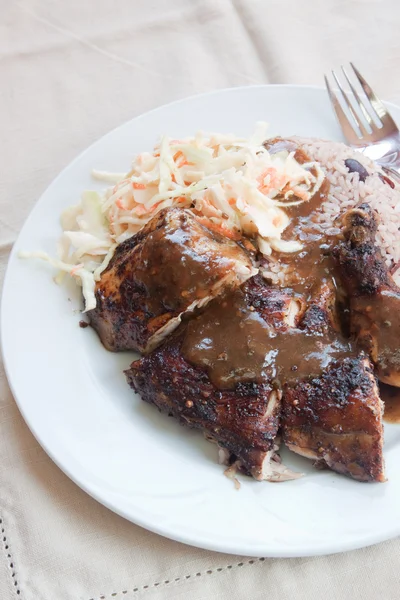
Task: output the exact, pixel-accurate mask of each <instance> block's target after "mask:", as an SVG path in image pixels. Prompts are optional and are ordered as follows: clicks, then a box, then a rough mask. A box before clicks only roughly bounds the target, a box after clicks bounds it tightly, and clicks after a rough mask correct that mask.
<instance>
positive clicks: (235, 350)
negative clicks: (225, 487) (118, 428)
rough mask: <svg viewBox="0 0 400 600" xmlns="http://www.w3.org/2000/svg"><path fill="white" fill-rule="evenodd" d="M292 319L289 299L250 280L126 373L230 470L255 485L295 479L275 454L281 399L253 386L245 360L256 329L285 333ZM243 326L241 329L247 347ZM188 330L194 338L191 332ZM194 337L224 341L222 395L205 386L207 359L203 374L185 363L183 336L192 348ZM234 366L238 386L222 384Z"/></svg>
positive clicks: (266, 385) (266, 387)
mask: <svg viewBox="0 0 400 600" xmlns="http://www.w3.org/2000/svg"><path fill="white" fill-rule="evenodd" d="M233 297H234V299H233V301H232V298H233ZM247 309H249V310H247ZM297 311H298V304H297V302H296V301H293V300H292V297H291V295H290V294H288V293H286V292H285V291H281V290H277V289H271V288H268V287H266V285H265V284H264V282H263V281H262V280H261V278H259V277H256V278H253V279H252V280H250V281H249V282H247V283H246V284H245V285H244V286H243V288H242V290H240V291H237V292H235V293H234V294H233V295H232V296H231V297H228V298H226V299H225V300H220V299H218V300H214V302H213V303H212V304H210V306H208V307H207V309H206V310H205V311H204V312H203V313H202V315H200V317H199V318H198V320H196V319H195V320H192V321H190V323H188V324H187V323H186V324H183V325H182V326H181V328H180V330H179V331H178V332H176V333H175V334H173V335H172V336H171V338H170V339H169V340H168V341H167V342H166V343H165V344H164V345H163V346H161V347H160V348H158V349H156V350H154V351H153V352H152V353H151V354H149V355H147V356H145V357H143V358H141V359H140V360H138V361H135V362H133V363H132V365H131V367H130V369H129V370H128V371H126V376H127V380H128V383H129V385H130V386H131V387H132V388H133V389H134V390H135V391H136V392H138V393H139V394H140V395H141V397H142V399H143V400H145V401H146V402H149V403H150V404H155V406H157V408H158V409H159V410H160V411H162V412H165V413H168V414H169V415H171V416H174V417H175V418H176V419H178V420H179V421H180V422H181V423H182V424H184V425H187V426H189V427H194V428H198V429H202V430H203V431H204V432H205V433H206V434H207V435H206V437H207V438H208V439H210V438H211V439H213V440H214V441H216V442H217V443H218V444H219V446H220V448H221V451H220V454H221V455H222V456H223V458H226V459H227V460H228V464H232V463H236V466H237V467H238V468H240V469H241V470H242V471H244V472H245V473H247V474H251V475H252V476H253V477H255V479H258V480H262V479H266V480H270V481H284V480H286V479H293V478H296V477H298V476H299V474H295V473H292V472H291V471H289V469H287V468H286V467H285V466H284V465H282V464H281V463H280V459H279V456H278V455H277V454H276V451H277V449H278V448H279V441H278V439H277V433H278V429H279V417H280V408H281V392H280V391H279V390H277V389H274V387H273V385H272V383H271V380H270V379H268V378H262V380H260V381H257V382H255V381H254V376H255V375H254V372H253V371H252V369H253V366H252V362H251V361H250V362H249V361H248V360H247V359H246V356H247V355H248V353H249V352H257V349H256V346H254V347H253V345H252V344H253V341H254V335H258V333H257V332H259V331H260V327H261V324H260V321H262V323H263V327H265V328H266V327H275V328H276V329H277V330H278V329H279V330H283V329H285V328H287V327H288V326H290V325H293V324H295V322H296V313H297ZM237 313H239V314H237ZM207 315H208V317H209V320H207V319H208V317H207ZM241 325H245V331H246V333H247V338H246V339H243V330H240V329H241ZM190 327H192V329H193V328H194V330H192V331H191V332H190V331H189V332H188V328H190ZM261 328H262V327H261ZM197 331H202V332H203V333H204V334H205V336H201V338H200V339H202V340H203V342H204V344H205V345H207V343H209V342H210V337H207V335H210V336H213V335H214V334H215V338H213V339H218V340H221V344H222V346H221V347H222V348H225V350H226V351H225V352H221V353H219V350H220V349H218V348H217V349H215V348H214V352H217V355H218V360H219V361H220V366H221V371H220V373H219V375H220V383H221V381H223V385H224V386H225V389H221V386H219V387H217V386H216V385H215V384H214V383H213V381H212V379H211V378H210V374H209V370H208V368H207V365H208V363H207V360H208V358H210V356H209V355H208V354H207V352H206V353H205V354H202V356H203V358H204V364H203V365H202V366H199V365H198V364H197V365H196V364H194V363H193V362H190V361H189V360H188V359H187V357H186V352H187V349H186V350H185V349H184V346H185V343H187V341H188V337H187V336H188V335H189V334H190V335H191V338H190V339H191V342H190V346H192V341H193V340H194V339H196V332H197ZM262 333H264V334H265V331H262V332H261V334H262ZM227 338H229V339H230V344H229V345H228V346H227V345H226V344H225V343H226V341H227ZM211 351H213V350H212V349H211ZM214 357H215V355H214ZM235 360H236V361H237V365H238V370H237V372H236V373H235V380H234V381H233V382H232V381H231V380H230V379H229V375H227V373H225V379H223V377H224V368H225V365H226V364H230V365H232V364H236V363H235ZM214 375H215V374H214Z"/></svg>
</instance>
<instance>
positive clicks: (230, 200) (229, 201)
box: [228, 198, 236, 206]
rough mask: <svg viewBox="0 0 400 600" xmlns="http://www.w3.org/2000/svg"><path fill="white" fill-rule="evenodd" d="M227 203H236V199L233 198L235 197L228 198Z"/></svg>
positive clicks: (232, 204)
mask: <svg viewBox="0 0 400 600" xmlns="http://www.w3.org/2000/svg"><path fill="white" fill-rule="evenodd" d="M228 204H229V205H230V206H234V205H235V204H236V199H235V198H229V200H228Z"/></svg>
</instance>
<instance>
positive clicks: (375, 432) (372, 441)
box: [282, 356, 385, 481]
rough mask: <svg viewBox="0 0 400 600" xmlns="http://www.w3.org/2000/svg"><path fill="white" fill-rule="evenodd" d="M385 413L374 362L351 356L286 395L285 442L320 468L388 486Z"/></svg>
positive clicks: (300, 383)
mask: <svg viewBox="0 0 400 600" xmlns="http://www.w3.org/2000/svg"><path fill="white" fill-rule="evenodd" d="M382 413H383V409H382V402H381V399H380V397H379V392H378V388H377V385H376V381H375V377H374V373H373V369H372V366H371V363H370V361H369V359H368V358H367V357H366V356H364V357H363V356H358V357H357V356H355V357H354V358H351V357H347V358H345V359H343V360H342V361H339V362H334V363H332V364H331V365H330V366H329V367H328V368H327V369H326V370H325V371H324V372H323V373H322V374H321V375H320V376H319V377H316V378H311V379H309V380H304V381H299V382H298V383H297V385H296V386H293V387H288V388H287V389H286V390H285V392H284V398H283V403H282V431H283V440H284V442H285V444H286V445H287V446H288V448H289V449H290V450H292V451H293V452H296V453H297V454H301V455H302V456H305V457H306V458H311V459H314V460H315V461H316V463H315V466H317V467H329V468H330V469H332V470H333V471H336V472H337V473H342V474H343V475H348V476H350V477H353V478H354V479H358V480H359V481H385V473H384V462H383V454H382V451H383V427H382Z"/></svg>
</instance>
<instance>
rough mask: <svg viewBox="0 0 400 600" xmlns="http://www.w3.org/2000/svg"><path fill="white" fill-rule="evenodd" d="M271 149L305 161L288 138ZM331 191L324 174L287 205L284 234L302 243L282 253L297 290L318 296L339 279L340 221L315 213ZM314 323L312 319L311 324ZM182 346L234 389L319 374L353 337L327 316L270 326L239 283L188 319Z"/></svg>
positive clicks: (345, 352)
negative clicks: (335, 256) (335, 224)
mask: <svg viewBox="0 0 400 600" xmlns="http://www.w3.org/2000/svg"><path fill="white" fill-rule="evenodd" d="M267 147H268V149H269V151H270V152H272V153H276V152H280V151H282V150H288V151H289V152H291V151H294V152H295V158H296V160H298V162H300V163H304V162H308V161H309V158H308V156H307V155H306V154H305V153H304V151H302V150H299V149H296V144H295V143H293V142H289V141H287V140H280V139H277V140H272V141H271V142H270V143H268V144H267ZM328 191H329V182H328V181H327V180H325V181H324V182H323V184H322V186H321V188H320V190H319V191H318V192H317V193H316V194H315V195H314V196H313V198H311V200H310V201H309V202H304V203H302V204H299V205H297V206H292V207H288V209H287V212H288V214H289V216H290V217H291V223H290V225H289V227H288V228H287V229H286V230H285V232H284V234H283V236H282V237H283V239H287V240H291V239H297V240H299V241H300V242H301V243H302V244H303V250H302V251H301V252H298V253H293V254H286V255H285V254H282V253H280V254H279V261H280V264H281V265H282V266H283V268H284V269H285V273H286V278H287V280H288V285H290V288H291V289H292V290H293V296H294V297H295V296H296V295H297V294H301V295H302V296H303V297H304V298H305V299H306V300H310V299H311V298H313V296H314V294H315V287H316V286H318V287H320V286H321V283H322V282H327V283H328V285H333V287H335V267H334V263H333V260H332V259H331V256H330V249H331V246H332V245H333V243H334V242H336V241H337V235H338V234H339V233H340V230H339V229H335V228H331V230H330V231H328V232H327V231H326V230H325V229H324V228H322V227H321V226H320V225H319V224H318V223H317V222H316V221H315V214H316V211H317V210H318V207H319V206H320V205H321V203H322V202H323V201H324V200H325V198H326V196H327V194H328ZM314 325H315V324H314ZM182 352H183V355H184V356H185V358H186V359H187V360H188V361H189V362H191V363H192V364H195V365H197V366H200V367H202V368H204V369H205V370H206V371H207V373H208V375H209V377H210V379H211V381H212V383H213V384H214V385H215V386H216V387H218V388H219V389H230V388H233V387H234V386H235V385H237V384H238V383H242V382H256V383H259V382H262V381H266V380H267V381H275V382H276V384H277V386H278V387H281V386H283V385H284V384H286V383H289V384H290V383H294V382H295V381H298V380H300V379H304V378H307V377H308V376H318V375H319V374H320V373H321V372H322V371H323V369H324V368H325V367H326V366H327V365H328V364H329V363H330V362H331V361H332V360H335V359H338V358H344V357H345V356H351V355H354V351H353V349H352V345H351V343H350V342H349V341H347V340H345V338H344V337H342V336H341V334H339V333H337V332H336V331H335V330H334V329H333V328H332V327H330V326H329V324H328V323H327V322H326V321H325V323H324V324H323V327H322V329H321V328H320V327H318V325H316V326H313V324H312V323H311V324H310V323H309V326H307V327H306V326H305V327H304V328H302V329H300V328H296V327H285V326H284V327H282V321H281V323H280V326H279V327H273V326H271V325H270V324H267V323H266V322H265V320H264V319H263V318H262V316H261V315H260V314H259V313H258V312H257V311H255V310H254V309H252V307H251V306H248V305H247V303H246V299H245V296H244V294H243V293H242V292H240V291H237V292H235V293H234V294H232V295H231V296H229V297H228V298H225V299H223V300H216V301H214V302H213V303H212V305H210V307H209V308H208V309H207V311H205V312H204V313H203V314H202V315H200V316H199V317H197V318H196V319H194V320H192V321H191V322H189V324H188V326H187V329H186V333H185V338H184V341H183V346H182Z"/></svg>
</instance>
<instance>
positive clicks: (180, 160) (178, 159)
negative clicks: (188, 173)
mask: <svg viewBox="0 0 400 600" xmlns="http://www.w3.org/2000/svg"><path fill="white" fill-rule="evenodd" d="M174 161H175V163H176V166H177V167H179V168H180V167H184V166H185V165H189V164H193V163H189V162H188V161H187V160H186V156H185V155H184V154H183V152H182V150H178V152H176V153H175V154H174Z"/></svg>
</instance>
